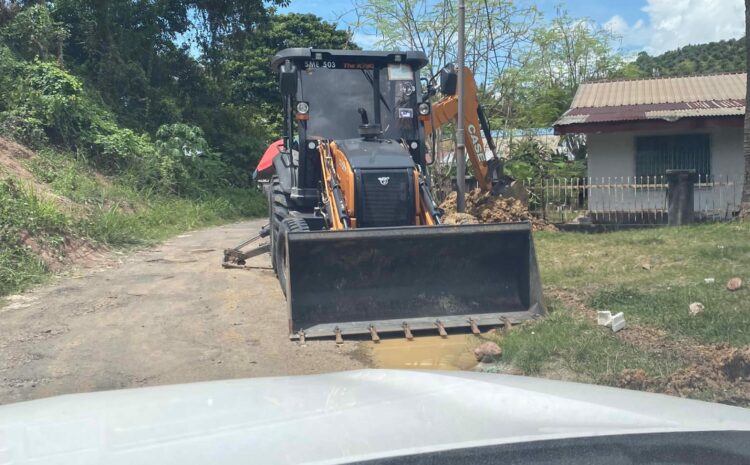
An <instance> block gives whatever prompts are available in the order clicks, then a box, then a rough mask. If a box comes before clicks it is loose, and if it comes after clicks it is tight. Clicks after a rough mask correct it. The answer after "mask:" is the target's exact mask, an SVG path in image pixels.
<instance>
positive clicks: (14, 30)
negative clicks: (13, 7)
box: [0, 4, 68, 60]
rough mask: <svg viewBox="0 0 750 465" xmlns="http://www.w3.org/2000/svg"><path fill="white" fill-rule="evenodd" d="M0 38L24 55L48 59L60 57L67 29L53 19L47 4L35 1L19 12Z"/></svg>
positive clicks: (30, 57) (0, 34) (29, 57)
mask: <svg viewBox="0 0 750 465" xmlns="http://www.w3.org/2000/svg"><path fill="white" fill-rule="evenodd" d="M0 37H2V38H3V39H4V40H5V42H6V43H8V44H10V45H11V46H12V47H13V49H14V50H15V51H16V52H17V53H18V54H20V55H21V56H23V57H24V58H26V59H34V58H41V59H45V60H46V59H48V58H52V57H58V58H59V57H60V55H61V54H62V48H63V42H64V41H65V39H66V38H67V37H68V31H67V29H66V28H65V26H64V25H62V24H61V23H58V22H56V21H55V20H54V19H53V18H52V15H51V14H50V10H49V7H47V5H44V4H36V5H32V6H30V7H29V8H25V9H23V10H21V11H19V12H18V14H17V15H16V16H15V17H14V18H13V20H12V21H11V22H10V23H9V24H8V25H7V26H5V27H4V28H3V29H2V31H1V33H0Z"/></svg>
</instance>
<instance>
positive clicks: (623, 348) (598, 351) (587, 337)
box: [501, 307, 682, 384]
mask: <svg viewBox="0 0 750 465" xmlns="http://www.w3.org/2000/svg"><path fill="white" fill-rule="evenodd" d="M553 310H554V311H553V312H552V313H551V314H550V316H549V317H548V318H546V319H544V320H542V321H540V322H537V323H533V324H530V325H522V326H520V327H518V328H516V329H514V330H513V331H511V332H510V333H509V334H508V335H507V336H505V337H504V338H503V339H502V341H501V345H502V347H503V359H504V360H505V361H506V362H509V363H511V364H512V365H513V366H515V367H517V368H520V369H521V370H523V372H524V373H526V374H529V375H539V374H546V375H550V374H553V375H557V376H556V377H561V378H571V377H572V378H573V380H575V381H583V382H594V383H604V384H609V382H610V381H611V380H612V379H613V376H615V375H616V374H618V373H620V372H621V371H622V370H624V369H626V368H630V369H642V370H644V371H645V372H646V373H648V374H649V375H651V376H663V375H665V374H666V373H668V372H671V371H673V370H675V369H677V368H679V367H681V366H682V364H681V362H680V360H679V359H678V358H677V357H665V356H664V354H658V353H652V352H649V351H643V350H642V349H640V348H637V347H634V346H632V345H630V344H628V343H626V342H623V341H621V340H620V339H618V338H616V337H613V336H612V332H611V331H609V330H608V329H606V328H602V327H599V326H596V325H594V324H593V323H591V322H589V321H588V320H581V319H578V318H576V317H574V316H573V314H572V313H571V312H570V311H569V310H568V309H566V308H564V307H555V308H554V309H553ZM561 369H562V371H563V372H564V373H562V374H561V373H559V371H560V370H561ZM555 372H557V373H555Z"/></svg>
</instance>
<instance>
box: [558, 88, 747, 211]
mask: <svg viewBox="0 0 750 465" xmlns="http://www.w3.org/2000/svg"><path fill="white" fill-rule="evenodd" d="M746 79H747V77H746V74H717V75H707V76H691V77H676V78H654V79H639V80H625V81H601V82H590V83H584V84H582V85H581V86H580V87H579V88H578V91H577V92H576V95H575V97H574V99H573V103H572V104H571V106H570V109H569V110H568V111H567V112H565V114H563V115H562V117H560V119H559V120H558V121H557V122H556V123H555V125H554V128H555V133H556V134H558V135H565V134H585V135H586V141H587V149H588V176H589V180H588V181H587V182H588V184H589V185H590V189H589V193H588V195H589V197H590V198H589V208H590V209H591V210H596V209H600V210H601V209H607V208H608V209H610V210H617V211H637V210H639V209H644V210H663V209H664V208H665V196H664V195H663V194H664V192H665V184H664V175H665V174H666V171H667V170H669V169H694V170H696V172H697V173H698V174H699V176H700V182H699V183H698V185H697V187H696V196H695V202H696V211H705V212H707V213H710V214H714V215H715V214H719V215H721V214H723V215H725V216H728V215H730V214H732V213H733V212H734V211H736V209H738V208H739V205H740V198H741V191H742V182H743V172H744V158H743V119H744V114H745V85H746ZM613 180H615V181H614V184H613ZM607 185H608V186H609V187H608V188H604V186H607ZM598 186H601V187H600V188H598ZM618 186H619V190H618ZM639 187H640V189H641V192H642V194H643V195H640V196H639V195H638V188H639ZM646 194H647V195H646Z"/></svg>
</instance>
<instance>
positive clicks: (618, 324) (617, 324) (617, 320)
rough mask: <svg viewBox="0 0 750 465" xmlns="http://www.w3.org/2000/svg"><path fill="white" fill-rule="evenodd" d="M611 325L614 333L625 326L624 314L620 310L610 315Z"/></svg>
mask: <svg viewBox="0 0 750 465" xmlns="http://www.w3.org/2000/svg"><path fill="white" fill-rule="evenodd" d="M610 324H611V326H612V331H614V332H615V333H616V332H617V331H619V330H621V329H623V328H624V327H625V315H624V314H623V313H622V312H620V313H618V314H617V315H615V316H613V317H612V320H611V322H610Z"/></svg>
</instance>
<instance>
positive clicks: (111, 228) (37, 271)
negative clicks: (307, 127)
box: [0, 150, 266, 296]
mask: <svg viewBox="0 0 750 465" xmlns="http://www.w3.org/2000/svg"><path fill="white" fill-rule="evenodd" d="M27 167H28V168H29V170H30V171H31V172H32V173H33V174H34V176H35V178H36V180H37V181H39V182H40V183H42V187H43V189H39V188H37V189H34V188H33V187H32V183H29V182H24V181H19V180H16V179H13V178H9V177H4V176H3V175H2V173H0V296H2V295H8V294H11V293H15V292H19V291H21V290H23V289H25V288H27V287H28V286H30V285H33V284H36V283H40V282H43V281H44V280H45V279H46V277H47V276H48V275H49V270H48V269H47V266H46V265H45V263H44V262H43V261H42V260H41V259H40V258H39V257H38V256H37V255H36V254H35V253H34V252H33V251H32V250H31V249H30V248H29V247H28V246H26V245H24V244H22V243H21V242H20V238H21V237H23V236H24V235H30V236H32V237H33V238H34V241H35V242H36V243H37V244H40V245H42V246H44V247H45V248H48V249H51V250H54V249H55V248H57V247H58V246H59V244H60V243H61V242H62V240H63V238H64V237H67V236H76V237H79V238H84V239H87V240H89V241H90V242H94V243H98V244H104V245H106V246H109V247H112V248H121V249H122V248H131V247H135V246H144V245H148V244H151V243H154V242H156V241H160V240H163V239H166V238H168V237H170V236H173V235H176V234H179V233H180V232H183V231H186V230H190V229H195V228H199V227H205V226H211V225H216V224H221V223H225V222H228V221H232V220H236V219H241V218H246V217H253V216H263V215H265V214H266V205H265V198H264V196H263V195H261V194H260V193H259V192H257V191H254V190H251V189H236V188H235V189H230V188H226V189H223V190H219V191H216V192H212V193H207V194H205V195H203V196H201V197H198V198H182V197H177V196H170V195H160V194H156V193H154V192H152V191H138V190H136V189H133V188H132V187H130V185H129V183H128V181H127V180H126V179H117V178H114V179H106V178H103V177H101V176H97V175H96V174H95V173H93V172H92V171H91V170H90V168H88V167H87V165H86V164H85V163H83V162H81V161H76V160H75V158H74V157H73V156H71V155H70V154H60V153H57V152H54V151H50V150H47V151H43V152H41V153H40V154H39V155H38V156H37V157H34V158H32V159H31V160H29V162H28V165H27Z"/></svg>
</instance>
